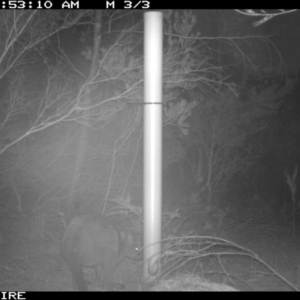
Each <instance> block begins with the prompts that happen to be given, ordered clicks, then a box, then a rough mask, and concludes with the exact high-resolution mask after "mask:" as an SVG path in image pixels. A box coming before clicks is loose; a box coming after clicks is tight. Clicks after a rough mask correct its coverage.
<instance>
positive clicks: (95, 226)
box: [61, 215, 138, 291]
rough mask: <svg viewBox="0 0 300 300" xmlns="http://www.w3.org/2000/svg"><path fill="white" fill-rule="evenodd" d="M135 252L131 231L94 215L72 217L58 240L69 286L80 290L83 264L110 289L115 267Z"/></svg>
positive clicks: (82, 286)
mask: <svg viewBox="0 0 300 300" xmlns="http://www.w3.org/2000/svg"><path fill="white" fill-rule="evenodd" d="M137 251H138V249H137V247H136V243H135V240H134V237H133V235H132V234H131V233H129V232H127V231H124V230H120V229H119V228H118V227H116V226H115V225H114V223H112V222H111V221H109V220H108V219H106V218H105V217H103V216H98V215H84V216H78V217H74V218H73V219H72V220H71V222H70V223H69V225H68V226H67V228H66V231H65V234H64V236H63V239H62V243H61V255H62V257H63V258H64V260H65V261H66V262H67V263H68V265H69V267H70V269H71V272H72V278H73V286H74V288H75V289H78V290H80V291H87V290H88V284H87V282H86V280H85V278H84V272H83V269H84V268H86V267H92V268H94V270H95V275H96V279H97V280H98V281H100V278H101V279H102V287H103V288H104V289H105V290H114V289H115V284H114V281H113V277H114V270H115V266H116V265H117V264H118V263H119V262H120V261H121V260H122V259H123V258H124V257H126V256H127V257H131V258H134V257H135V256H136V254H137Z"/></svg>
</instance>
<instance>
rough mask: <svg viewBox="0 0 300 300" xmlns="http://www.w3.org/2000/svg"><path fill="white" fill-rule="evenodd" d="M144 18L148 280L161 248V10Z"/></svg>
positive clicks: (153, 273) (155, 268) (155, 269)
mask: <svg viewBox="0 0 300 300" xmlns="http://www.w3.org/2000/svg"><path fill="white" fill-rule="evenodd" d="M144 22H145V28H144V246H145V250H144V260H145V264H144V279H145V280H147V281H148V282H151V281H152V280H154V279H155V277H156V276H157V275H158V274H159V270H160V251H161V245H160V240H161V195H162V66H163V51H162V50H163V30H162V28H163V14H162V13H161V12H153V11H152V12H146V13H145V14H144ZM149 245H150V246H149Z"/></svg>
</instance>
